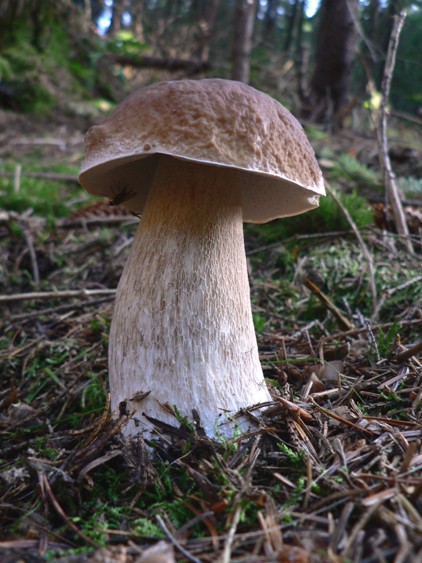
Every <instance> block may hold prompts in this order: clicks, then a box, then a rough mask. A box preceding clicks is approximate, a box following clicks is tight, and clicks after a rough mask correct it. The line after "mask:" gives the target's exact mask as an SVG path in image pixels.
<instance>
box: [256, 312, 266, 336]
mask: <svg viewBox="0 0 422 563" xmlns="http://www.w3.org/2000/svg"><path fill="white" fill-rule="evenodd" d="M252 318H253V324H254V327H255V332H256V333H258V334H262V333H263V332H264V329H265V325H266V324H267V319H266V318H265V317H264V316H263V315H262V314H261V313H258V312H255V311H254V312H253V313H252Z"/></svg>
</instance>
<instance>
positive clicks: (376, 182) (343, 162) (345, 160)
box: [329, 153, 381, 190]
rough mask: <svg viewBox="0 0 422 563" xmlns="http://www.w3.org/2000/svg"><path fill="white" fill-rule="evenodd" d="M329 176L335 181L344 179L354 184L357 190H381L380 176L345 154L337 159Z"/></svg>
mask: <svg viewBox="0 0 422 563" xmlns="http://www.w3.org/2000/svg"><path fill="white" fill-rule="evenodd" d="M329 175H330V178H332V179H334V180H339V179H342V178H344V179H345V180H347V181H348V182H349V183H350V182H352V183H353V184H354V185H355V186H356V187H357V188H363V187H367V188H371V189H375V190H379V189H381V182H380V178H379V174H378V173H377V172H375V171H374V170H372V169H371V168H368V166H366V165H365V164H362V163H361V162H359V161H358V160H357V159H356V158H354V157H352V156H350V155H348V154H345V153H344V154H341V155H339V157H338V158H337V159H336V161H335V162H334V166H333V168H332V169H331V170H330V174H329Z"/></svg>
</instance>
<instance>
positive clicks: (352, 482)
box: [0, 111, 422, 563]
mask: <svg viewBox="0 0 422 563" xmlns="http://www.w3.org/2000/svg"><path fill="white" fill-rule="evenodd" d="M86 125H87V123H86V122H85V121H84V120H81V119H79V120H77V121H73V120H72V119H70V118H69V119H67V118H60V119H49V120H46V119H41V118H40V119H34V118H33V117H31V118H29V117H25V116H21V115H17V114H13V113H8V112H1V111H0V201H2V206H1V207H2V209H0V255H1V256H2V260H1V263H0V307H1V309H0V310H1V317H0V374H1V376H0V561H1V563H6V562H10V563H12V562H15V561H27V562H39V561H61V562H68V563H70V562H75V563H76V562H78V563H79V562H81V563H82V562H88V561H121V562H123V561H125V562H138V563H147V562H163V563H164V562H169V563H170V562H172V561H193V562H212V561H219V562H222V563H224V562H225V563H228V562H230V561H233V562H245V563H254V562H257V563H258V562H271V561H274V562H276V561H278V562H287V561H289V562H297V563H304V562H308V561H309V562H311V561H312V562H325V561H330V562H340V561H353V562H365V563H370V562H377V561H380V562H381V561H395V562H397V563H404V562H409V563H410V562H412V563H414V562H417V561H422V516H421V513H422V440H421V422H422V416H421V406H422V358H421V355H420V346H419V349H418V343H420V341H421V339H422V283H421V282H422V275H421V267H420V266H421V253H422V237H421V226H422V221H420V217H421V215H420V209H421V204H422V190H421V191H420V192H419V191H418V190H419V189H420V186H419V183H418V180H417V179H418V178H420V177H421V172H422V171H421V164H420V163H421V162H422V134H421V133H420V131H419V132H418V131H415V128H411V127H409V126H408V125H406V127H405V128H403V129H399V128H397V130H396V131H395V133H394V135H393V137H394V139H395V141H394V139H393V142H392V145H391V147H392V149H391V154H392V157H393V156H394V158H395V161H394V165H395V167H396V170H397V169H398V170H399V172H398V175H399V177H400V178H402V179H403V182H402V186H404V185H405V184H406V185H407V186H410V188H411V189H410V188H409V194H408V198H409V199H410V200H412V203H413V204H412V205H411V206H408V208H407V216H408V219H409V225H410V226H411V231H412V240H413V243H414V247H415V254H414V255H411V254H409V253H408V252H407V250H406V249H405V247H404V245H403V243H402V242H403V241H402V239H401V238H400V237H398V236H397V235H396V234H395V233H394V232H393V230H392V229H391V221H390V220H389V218H388V217H386V215H385V208H384V206H383V203H382V201H383V198H382V188H380V185H379V184H380V182H379V175H378V163H377V148H376V143H375V142H374V136H373V135H372V136H371V135H370V134H365V135H363V134H359V135H358V134H357V133H356V132H352V131H350V130H347V131H344V132H342V133H341V134H339V135H336V136H331V135H327V134H325V133H324V134H323V133H322V132H321V133H318V132H317V131H316V130H313V131H310V135H311V138H313V144H314V146H315V147H316V150H317V153H318V157H319V158H320V162H321V165H322V166H323V168H324V172H325V173H326V175H327V177H328V178H329V180H330V182H331V183H332V184H333V185H336V186H337V187H338V189H339V190H340V191H341V192H342V193H344V194H346V195H347V194H348V197H349V200H348V201H349V207H350V212H351V213H352V212H353V213H352V215H353V216H354V218H355V220H356V222H358V218H357V214H356V213H355V211H356V208H359V209H360V208H362V213H366V214H367V216H368V213H369V220H368V221H367V223H366V224H365V225H361V226H360V233H361V235H362V237H363V241H364V244H365V245H366V248H367V249H368V250H369V254H370V256H371V257H372V264H369V263H368V261H367V259H366V258H365V252H364V249H363V247H362V244H361V243H359V241H358V240H357V239H356V237H355V235H354V234H353V232H352V230H351V228H350V224H347V222H346V224H345V223H344V219H343V218H342V216H341V213H340V214H339V213H338V209H337V206H336V204H335V203H332V204H330V205H328V206H326V207H324V209H321V212H320V214H319V215H314V219H311V218H309V219H307V222H306V221H305V223H300V222H298V223H294V222H291V221H288V222H286V223H283V222H282V221H276V222H274V224H270V225H267V226H265V225H264V226H262V227H252V226H246V228H245V242H246V249H247V256H248V261H249V266H250V272H251V279H250V281H251V295H252V303H253V311H254V321H255V327H256V331H257V334H258V343H259V349H260V356H261V360H262V364H263V367H264V374H265V376H266V378H267V380H268V382H269V385H270V386H271V388H272V392H273V396H274V402H273V403H272V404H269V405H268V406H267V407H266V410H265V412H264V414H263V416H262V417H261V418H259V419H257V424H258V429H257V431H256V432H253V433H250V434H246V435H240V436H237V437H236V438H235V439H233V440H230V441H228V440H226V441H215V440H210V439H208V438H206V437H205V436H203V435H202V434H201V432H200V430H198V429H195V428H193V427H191V426H190V425H187V424H185V423H184V422H183V421H182V422H180V420H179V421H178V420H176V418H175V427H174V429H172V430H171V429H168V428H167V427H165V426H164V425H160V424H159V423H158V422H157V425H156V432H157V439H156V440H155V441H154V442H151V443H149V445H148V451H147V449H146V447H145V444H144V443H143V441H142V440H141V439H139V440H134V441H127V440H125V439H124V438H123V437H122V435H121V432H120V431H121V429H122V427H123V426H124V424H125V423H126V417H125V416H122V417H121V418H120V419H119V420H113V419H112V418H111V417H110V412H109V402H108V383H107V341H108V333H109V327H110V321H111V318H112V307H113V298H114V290H115V288H116V286H117V282H118V280H119V277H120V273H121V271H122V267H123V265H124V263H125V260H126V258H127V255H128V252H129V248H130V243H131V240H132V237H133V234H134V231H135V229H136V225H137V222H138V219H137V218H135V217H133V216H131V215H130V214H127V213H125V212H124V211H123V210H122V209H120V208H118V207H110V206H109V205H107V203H98V202H94V200H93V199H92V198H90V197H89V196H87V195H85V194H84V193H83V192H82V190H81V189H80V187H79V186H78V185H77V183H76V182H75V177H76V176H77V171H78V166H79V163H80V160H81V157H82V153H83V136H82V131H83V130H84V128H85V127H86ZM398 127H399V126H398ZM400 127H401V126H400ZM46 173H48V174H50V175H51V174H53V175H55V176H54V177H51V176H48V175H46ZM355 190H358V192H359V193H364V194H365V195H366V196H368V197H369V198H370V199H371V200H372V202H373V206H372V207H371V208H369V207H368V205H367V204H366V203H362V201H361V200H356V196H355V195H354V191H355ZM353 198H355V199H353ZM327 200H329V198H327ZM344 201H347V200H346V199H345V200H344ZM354 202H355V203H354ZM324 205H325V204H324ZM314 213H317V212H312V214H314ZM310 216H311V214H309V217H310ZM315 217H316V219H315ZM339 217H340V218H339ZM284 225H288V227H285V226H284ZM295 225H296V226H297V229H298V230H297V231H294V230H293V229H295V228H296V227H295ZM304 225H305V226H304ZM283 229H284V230H283ZM286 229H287V230H286ZM289 229H290V230H289ZM371 278H372V281H373V282H374V285H373V286H372V289H371ZM374 287H375V290H376V295H374V291H373V289H374ZM247 415H248V416H250V417H251V418H255V416H254V411H253V410H251V411H250V412H249V413H247Z"/></svg>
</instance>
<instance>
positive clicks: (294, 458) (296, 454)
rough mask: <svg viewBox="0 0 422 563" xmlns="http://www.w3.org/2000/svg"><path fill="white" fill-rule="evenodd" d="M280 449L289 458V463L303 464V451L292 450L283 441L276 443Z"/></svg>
mask: <svg viewBox="0 0 422 563" xmlns="http://www.w3.org/2000/svg"><path fill="white" fill-rule="evenodd" d="M277 446H278V448H279V450H280V451H282V452H283V453H284V454H285V455H286V456H287V457H288V459H289V461H290V463H292V464H293V465H297V464H299V463H300V464H303V451H302V450H299V451H294V450H292V448H291V447H290V446H288V445H287V444H285V443H284V442H280V443H279V444H277Z"/></svg>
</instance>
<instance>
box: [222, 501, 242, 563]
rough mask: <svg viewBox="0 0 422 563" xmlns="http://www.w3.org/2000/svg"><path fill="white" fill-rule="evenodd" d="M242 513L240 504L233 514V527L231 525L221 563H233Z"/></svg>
mask: <svg viewBox="0 0 422 563" xmlns="http://www.w3.org/2000/svg"><path fill="white" fill-rule="evenodd" d="M241 513H242V509H241V506H240V503H239V502H238V503H237V506H236V508H235V511H234V513H233V516H232V522H231V525H230V529H229V531H228V533H227V537H226V541H225V543H224V550H223V554H222V556H221V563H230V561H231V554H232V548H233V542H234V538H235V535H236V530H237V526H238V524H239V521H240V515H241Z"/></svg>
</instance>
